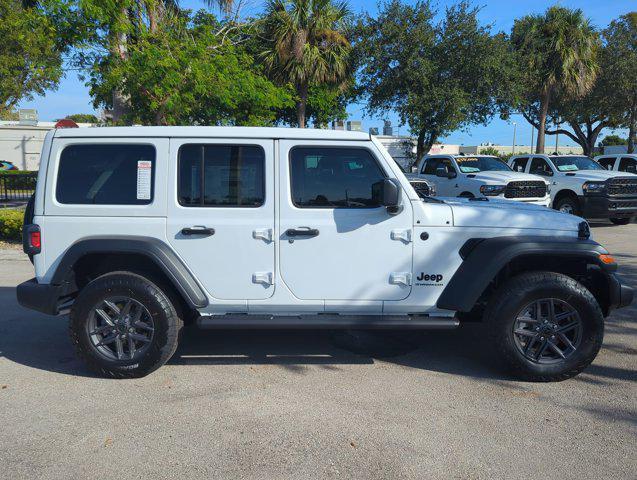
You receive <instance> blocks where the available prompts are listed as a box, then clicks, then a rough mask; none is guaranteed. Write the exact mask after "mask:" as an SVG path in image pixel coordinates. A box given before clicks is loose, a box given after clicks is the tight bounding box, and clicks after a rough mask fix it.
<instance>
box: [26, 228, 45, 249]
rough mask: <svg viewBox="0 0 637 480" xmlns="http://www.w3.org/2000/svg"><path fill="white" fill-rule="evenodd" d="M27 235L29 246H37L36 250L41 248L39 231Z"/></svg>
mask: <svg viewBox="0 0 637 480" xmlns="http://www.w3.org/2000/svg"><path fill="white" fill-rule="evenodd" d="M29 235H30V238H29V243H30V244H31V248H37V249H38V250H40V249H41V248H42V244H41V243H40V241H41V238H40V232H30V233H29Z"/></svg>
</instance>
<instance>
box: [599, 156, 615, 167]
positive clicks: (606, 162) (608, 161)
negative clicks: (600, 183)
mask: <svg viewBox="0 0 637 480" xmlns="http://www.w3.org/2000/svg"><path fill="white" fill-rule="evenodd" d="M597 163H599V164H600V165H601V166H602V168H603V169H604V170H612V169H613V165H615V157H604V158H600V159H599V160H597Z"/></svg>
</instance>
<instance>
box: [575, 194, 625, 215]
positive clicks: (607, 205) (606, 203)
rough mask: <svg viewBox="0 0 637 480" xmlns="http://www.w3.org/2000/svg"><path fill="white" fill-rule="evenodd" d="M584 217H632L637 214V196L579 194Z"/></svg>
mask: <svg viewBox="0 0 637 480" xmlns="http://www.w3.org/2000/svg"><path fill="white" fill-rule="evenodd" d="M578 199H579V204H580V207H581V209H582V216H583V217H584V218H631V217H635V216H637V197H629V198H625V197H624V198H613V197H607V196H602V195H599V196H597V195H579V196H578Z"/></svg>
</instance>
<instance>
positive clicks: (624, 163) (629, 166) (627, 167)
mask: <svg viewBox="0 0 637 480" xmlns="http://www.w3.org/2000/svg"><path fill="white" fill-rule="evenodd" d="M619 171H620V172H629V173H637V159H635V158H630V157H622V159H621V160H620V162H619Z"/></svg>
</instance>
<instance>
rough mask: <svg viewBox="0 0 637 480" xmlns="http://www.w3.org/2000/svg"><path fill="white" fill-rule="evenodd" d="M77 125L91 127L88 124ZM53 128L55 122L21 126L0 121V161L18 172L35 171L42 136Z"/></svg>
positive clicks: (37, 164)
mask: <svg viewBox="0 0 637 480" xmlns="http://www.w3.org/2000/svg"><path fill="white" fill-rule="evenodd" d="M78 125H79V126H80V127H90V126H91V124H89V123H80V124H78ZM54 127H55V122H38V123H37V125H21V124H20V123H19V122H15V121H4V120H2V121H0V160H5V161H8V162H11V163H13V164H14V165H15V166H16V167H18V168H19V169H20V170H37V169H38V168H40V152H41V151H42V143H43V142H44V136H45V135H46V132H48V131H49V130H52V129H53V128H54Z"/></svg>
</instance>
